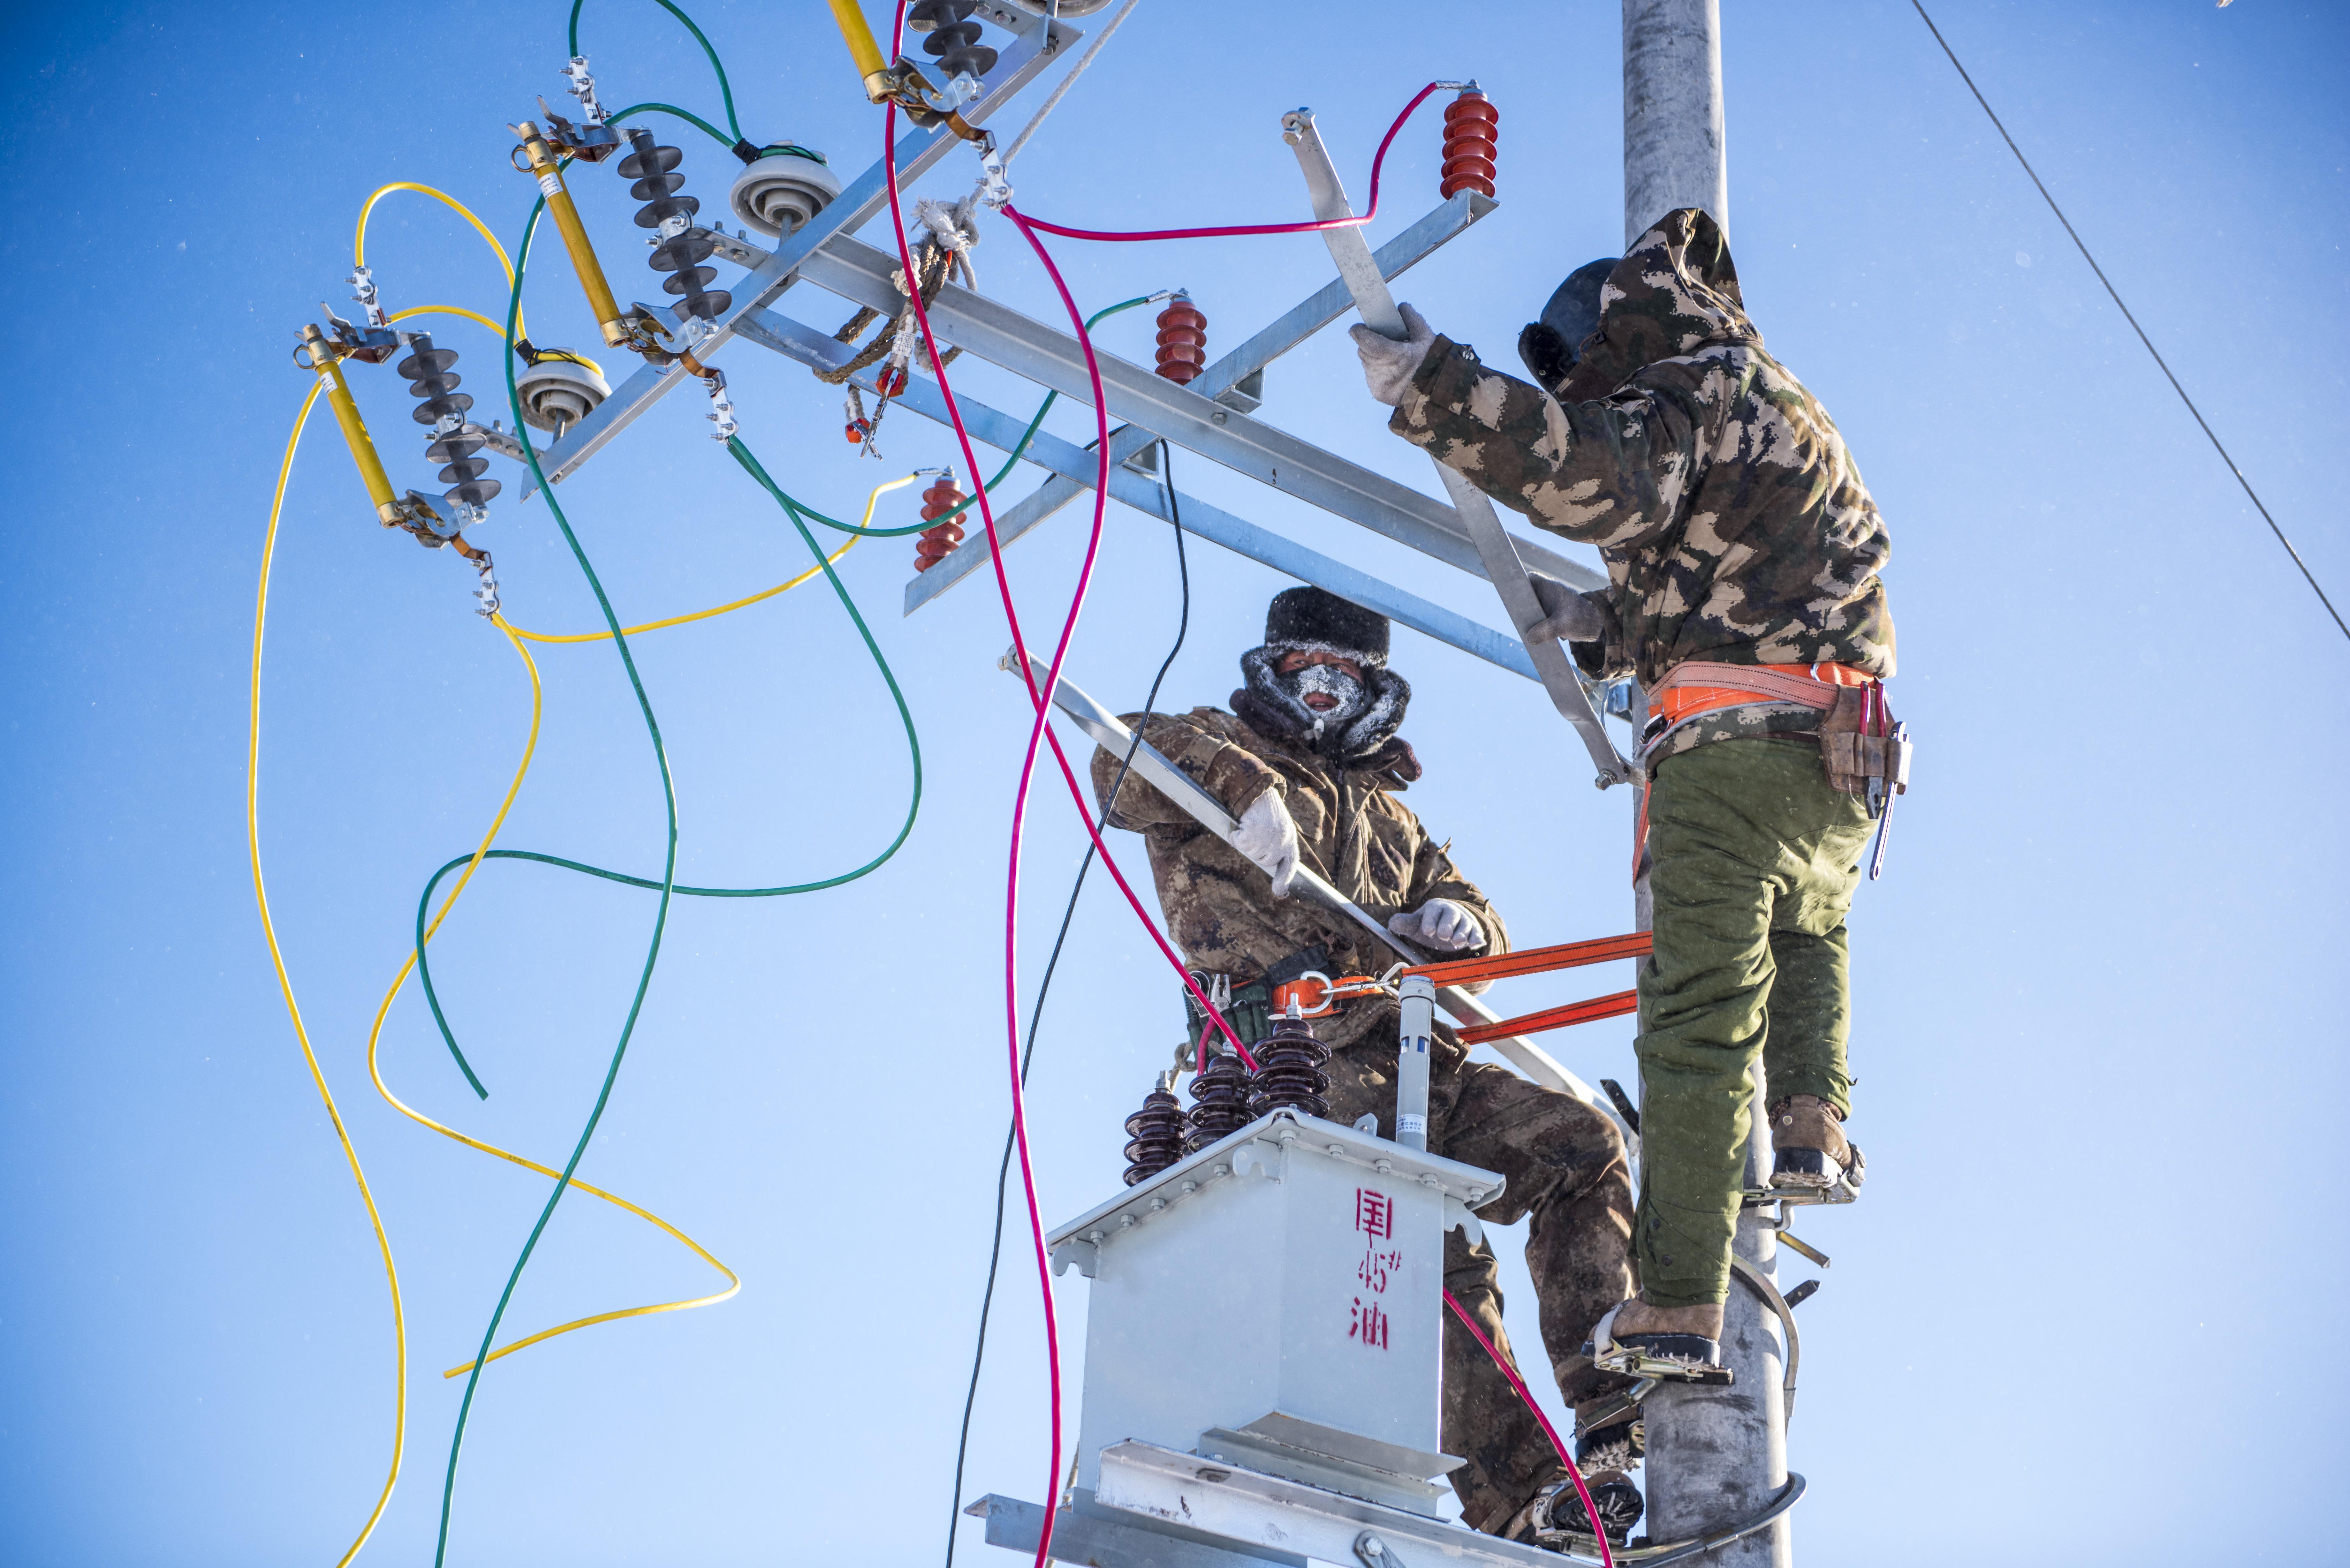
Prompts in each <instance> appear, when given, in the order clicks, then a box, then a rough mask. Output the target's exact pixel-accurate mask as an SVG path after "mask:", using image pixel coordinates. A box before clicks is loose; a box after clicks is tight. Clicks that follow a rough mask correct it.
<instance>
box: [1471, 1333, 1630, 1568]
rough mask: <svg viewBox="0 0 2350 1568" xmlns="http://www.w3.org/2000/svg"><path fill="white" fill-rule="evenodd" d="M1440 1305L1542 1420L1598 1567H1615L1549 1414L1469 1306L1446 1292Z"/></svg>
mask: <svg viewBox="0 0 2350 1568" xmlns="http://www.w3.org/2000/svg"><path fill="white" fill-rule="evenodd" d="M1444 1304H1445V1305H1446V1306H1449V1307H1451V1309H1452V1315H1453V1316H1454V1317H1457V1318H1459V1319H1460V1320H1461V1327H1463V1328H1465V1329H1467V1330H1468V1331H1469V1332H1470V1334H1471V1335H1472V1336H1474V1337H1475V1339H1476V1341H1477V1343H1478V1344H1480V1345H1483V1346H1484V1347H1485V1354H1486V1355H1490V1356H1492V1358H1493V1365H1494V1366H1498V1367H1500V1368H1501V1369H1502V1376H1504V1377H1506V1378H1508V1379H1509V1380H1510V1386H1511V1387H1513V1388H1514V1389H1516V1390H1517V1391H1518V1397H1519V1398H1521V1399H1523V1400H1524V1401H1525V1402H1526V1408H1527V1409H1529V1410H1532V1411H1533V1412H1534V1419H1535V1420H1537V1421H1540V1422H1541V1423H1542V1429H1543V1436H1544V1437H1545V1438H1549V1439H1550V1446H1551V1448H1552V1449H1554V1450H1555V1452H1556V1453H1557V1454H1558V1462H1559V1463H1560V1464H1563V1465H1565V1467H1566V1475H1567V1479H1568V1480H1571V1481H1573V1482H1574V1483H1575V1496H1577V1497H1579V1498H1581V1499H1582V1500H1583V1512H1584V1517H1585V1518H1586V1519H1588V1520H1590V1521H1591V1526H1592V1532H1593V1533H1594V1534H1595V1535H1596V1536H1597V1537H1598V1538H1599V1561H1600V1563H1601V1564H1602V1568H1616V1555H1615V1553H1614V1552H1610V1551H1608V1550H1607V1532H1606V1531H1605V1530H1602V1529H1600V1528H1599V1510H1598V1509H1596V1508H1595V1507H1593V1506H1592V1502H1591V1489H1590V1488H1589V1487H1587V1486H1586V1485H1584V1484H1583V1472H1582V1471H1581V1470H1580V1469H1576V1468H1575V1456H1574V1455H1573V1454H1570V1453H1568V1452H1567V1451H1566V1445H1565V1443H1562V1442H1560V1441H1559V1440H1558V1431H1557V1429H1556V1428H1554V1427H1553V1426H1552V1425H1551V1424H1550V1417H1548V1416H1545V1415H1544V1414H1543V1407H1541V1406H1539V1405H1537V1404H1535V1403H1534V1391H1533V1390H1532V1389H1530V1388H1528V1387H1527V1386H1526V1380H1525V1379H1524V1378H1523V1377H1521V1376H1518V1369H1517V1368H1516V1367H1514V1366H1511V1365H1510V1358H1509V1357H1508V1356H1506V1355H1503V1354H1502V1352H1501V1350H1500V1348H1499V1347H1498V1346H1496V1345H1494V1344H1493V1342H1492V1340H1490V1339H1488V1338H1486V1337H1485V1331H1484V1330H1483V1329H1482V1328H1479V1327H1478V1326H1477V1320H1476V1319H1475V1318H1473V1317H1471V1316H1470V1315H1469V1309H1468V1308H1467V1307H1464V1306H1462V1305H1461V1299H1460V1298H1459V1297H1458V1296H1456V1295H1454V1294H1453V1293H1451V1291H1446V1292H1445V1293H1444Z"/></svg>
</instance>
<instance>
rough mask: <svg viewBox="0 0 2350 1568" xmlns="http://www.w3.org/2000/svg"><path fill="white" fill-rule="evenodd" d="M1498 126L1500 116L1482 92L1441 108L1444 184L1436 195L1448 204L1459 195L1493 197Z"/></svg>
mask: <svg viewBox="0 0 2350 1568" xmlns="http://www.w3.org/2000/svg"><path fill="white" fill-rule="evenodd" d="M1501 124H1502V116H1501V112H1500V111H1499V110H1497V109H1494V107H1493V105H1492V100H1491V99H1488V98H1486V96H1485V95H1484V94H1483V93H1482V92H1476V91H1473V90H1472V91H1466V92H1463V93H1462V94H1461V96H1460V97H1459V98H1456V99H1453V100H1452V101H1451V103H1449V104H1447V105H1445V106H1444V172H1443V181H1444V182H1443V184H1442V185H1440V186H1439V187H1438V191H1439V193H1440V194H1441V195H1442V196H1443V197H1444V198H1445V199H1446V200H1447V201H1450V200H1451V198H1452V197H1453V196H1455V195H1457V194H1459V193H1460V192H1462V191H1474V192H1477V193H1478V194H1479V195H1481V196H1490V195H1492V193H1493V159H1494V154H1495V151H1496V149H1495V143H1496V141H1497V140H1499V138H1500V134H1501Z"/></svg>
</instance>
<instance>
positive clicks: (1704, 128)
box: [1624, 0, 1794, 1568]
mask: <svg viewBox="0 0 2350 1568" xmlns="http://www.w3.org/2000/svg"><path fill="white" fill-rule="evenodd" d="M1676 207H1702V208H1704V209H1705V210H1706V211H1707V212H1708V213H1711V214H1712V216H1713V220H1714V222H1716V223H1720V224H1721V227H1722V231H1723V232H1724V233H1725V234H1727V233H1728V232H1729V229H1730V180H1729V173H1728V158H1727V150H1726V138H1725V135H1724V126H1723V120H1722V108H1721V0H1624V244H1625V245H1626V246H1627V248H1628V247H1629V246H1630V245H1631V244H1632V242H1633V241H1635V240H1637V239H1638V238H1639V237H1640V235H1641V234H1645V233H1646V232H1647V231H1648V226H1649V225H1650V224H1652V223H1655V222H1656V221H1657V220H1658V219H1659V218H1661V217H1663V216H1664V215H1665V214H1666V213H1669V212H1671V211H1672V210H1673V209H1675V208H1676ZM1639 696H1640V694H1639V693H1638V692H1637V691H1636V693H1635V706H1634V713H1635V715H1636V716H1635V719H1634V723H1635V725H1636V726H1637V725H1638V722H1639V716H1641V715H1642V714H1643V712H1644V710H1645V703H1644V702H1642V701H1639V700H1638V699H1639ZM1633 804H1634V808H1635V809H1636V810H1637V809H1638V806H1639V804H1640V802H1639V800H1638V797H1637V796H1636V798H1635V800H1634V803H1633ZM1634 914H1635V917H1636V919H1638V924H1639V927H1640V929H1648V924H1649V900H1648V887H1647V883H1646V878H1645V877H1644V878H1642V881H1641V884H1640V885H1639V887H1638V888H1637V890H1636V895H1635V899H1634ZM1762 1076H1763V1075H1762V1071H1761V1068H1760V1066H1759V1065H1758V1066H1757V1069H1756V1072H1755V1085H1754V1102H1753V1121H1752V1126H1753V1129H1754V1131H1753V1136H1752V1139H1751V1140H1750V1142H1749V1144H1748V1147H1747V1161H1746V1170H1747V1174H1746V1185H1747V1186H1748V1187H1749V1188H1755V1187H1761V1186H1763V1185H1764V1184H1765V1183H1767V1182H1768V1181H1769V1179H1770V1171H1771V1146H1770V1136H1769V1132H1768V1130H1767V1126H1766V1120H1767V1118H1766V1117H1765V1116H1764V1114H1763V1097H1764V1096H1765V1094H1766V1093H1767V1092H1768V1091H1767V1090H1766V1088H1765V1086H1764V1085H1763V1081H1762ZM1736 1251H1737V1252H1738V1254H1739V1255H1740V1256H1741V1257H1743V1258H1745V1259H1746V1260H1748V1261H1749V1262H1752V1264H1753V1265H1754V1266H1755V1267H1756V1268H1758V1269H1760V1270H1762V1271H1763V1273H1765V1274H1766V1275H1769V1276H1771V1277H1772V1279H1773V1282H1775V1281H1776V1278H1777V1266H1776V1258H1777V1252H1778V1237H1777V1234H1776V1232H1774V1231H1772V1230H1771V1229H1770V1228H1769V1227H1768V1226H1766V1225H1764V1224H1763V1222H1762V1220H1761V1219H1760V1217H1759V1215H1758V1214H1757V1213H1756V1212H1755V1211H1752V1210H1750V1211H1748V1212H1747V1213H1746V1214H1745V1215H1743V1216H1742V1218H1741V1219H1740V1220H1739V1225H1738V1239H1737V1242H1736ZM1722 1318H1723V1321H1722V1336H1721V1337H1722V1345H1721V1348H1722V1359H1723V1360H1724V1361H1725V1362H1727V1363H1728V1364H1729V1366H1731V1369H1732V1371H1733V1372H1734V1373H1735V1375H1736V1382H1735V1383H1734V1384H1733V1385H1732V1386H1731V1387H1729V1388H1726V1389H1714V1388H1698V1387H1694V1386H1690V1385H1687V1384H1667V1385H1665V1386H1663V1387H1661V1388H1659V1389H1658V1390H1657V1391H1656V1392H1655V1393H1654V1394H1651V1395H1650V1396H1649V1397H1648V1410H1647V1417H1648V1519H1647V1521H1646V1523H1647V1528H1648V1538H1649V1539H1650V1540H1652V1541H1680V1540H1686V1539H1687V1538H1689V1537H1690V1536H1692V1535H1702V1534H1705V1533H1706V1532H1710V1531H1714V1530H1719V1529H1721V1528H1722V1527H1723V1526H1726V1525H1731V1524H1735V1523H1738V1522H1739V1521H1742V1520H1747V1519H1752V1517H1754V1515H1756V1514H1757V1513H1760V1512H1761V1511H1763V1507H1764V1506H1765V1505H1766V1504H1767V1503H1769V1501H1771V1499H1772V1498H1773V1497H1774V1496H1775V1495H1776V1494H1777V1493H1778V1491H1779V1489H1780V1488H1782V1487H1783V1486H1785V1485H1786V1484H1787V1419H1786V1407H1785V1403H1784V1400H1783V1397H1782V1396H1781V1383H1782V1380H1783V1377H1784V1376H1785V1371H1786V1361H1785V1355H1786V1347H1785V1345H1784V1344H1783V1341H1782V1338H1781V1331H1780V1327H1779V1321H1778V1319H1777V1317H1776V1316H1775V1315H1773V1314H1772V1313H1771V1311H1770V1309H1769V1308H1767V1307H1765V1306H1764V1305H1763V1303H1762V1302H1761V1301H1760V1300H1759V1299H1758V1298H1757V1297H1756V1295H1755V1293H1754V1292H1753V1291H1752V1290H1751V1289H1749V1288H1748V1287H1747V1286H1746V1285H1745V1284H1743V1283H1742V1282H1740V1281H1738V1280H1736V1279H1732V1280H1731V1284H1730V1300H1729V1302H1728V1303H1727V1304H1726V1306H1725V1308H1724V1310H1723V1314H1722ZM1702 1561H1704V1562H1705V1563H1721V1564H1737V1565H1738V1568H1792V1565H1793V1563H1794V1539H1793V1536H1792V1533H1791V1532H1790V1529H1789V1521H1788V1520H1787V1519H1786V1518H1784V1517H1782V1518H1781V1519H1779V1520H1778V1521H1775V1522H1774V1523H1773V1525H1772V1526H1771V1528H1770V1529H1768V1530H1766V1531H1761V1532H1756V1533H1755V1534H1752V1535H1749V1536H1747V1537H1745V1538H1744V1539H1742V1540H1740V1541H1735V1542H1731V1543H1730V1544H1729V1545H1727V1546H1724V1547H1722V1548H1721V1549H1719V1550H1718V1551H1715V1552H1709V1553H1707V1554H1706V1556H1705V1557H1704V1558H1703V1559H1702Z"/></svg>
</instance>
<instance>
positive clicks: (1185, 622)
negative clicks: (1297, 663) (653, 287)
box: [947, 441, 1191, 1568]
mask: <svg viewBox="0 0 2350 1568" xmlns="http://www.w3.org/2000/svg"><path fill="white" fill-rule="evenodd" d="M1159 483H1161V484H1162V485H1163V486H1164V487H1165V489H1166V491H1167V513H1168V516H1169V519H1170V521H1171V522H1172V523H1173V524H1175V575H1176V577H1177V579H1178V580H1179V581H1180V582H1181V584H1182V586H1183V607H1182V613H1181V614H1180V616H1179V617H1178V618H1177V619H1176V622H1175V646H1174V647H1172V648H1170V649H1168V650H1167V657H1166V658H1165V659H1161V660H1160V661H1159V673H1158V674H1156V675H1154V676H1152V677H1151V678H1150V693H1149V696H1147V697H1145V698H1143V700H1142V722H1141V723H1140V724H1138V725H1136V726H1135V730H1134V743H1133V744H1132V745H1130V746H1128V747H1127V748H1126V755H1125V757H1124V758H1122V759H1121V760H1120V761H1119V763H1118V776H1117V777H1116V778H1114V779H1112V780H1111V781H1110V785H1109V798H1110V805H1117V804H1118V791H1119V790H1121V789H1123V788H1125V787H1126V772H1127V770H1128V768H1130V767H1132V766H1133V765H1134V753H1136V752H1138V751H1139V750H1141V749H1142V732H1143V731H1144V729H1146V728H1148V727H1149V723H1150V711H1151V710H1152V709H1154V708H1156V707H1157V706H1158V705H1159V682H1161V681H1163V680H1166V679H1167V671H1168V670H1170V669H1171V668H1173V666H1174V663H1175V656H1176V655H1177V654H1179V653H1180V652H1182V651H1183V639H1184V638H1185V637H1186V636H1187V635H1189V634H1190V632H1191V566H1190V564H1189V563H1188V562H1186V561H1185V559H1184V556H1183V508H1182V504H1181V503H1180V502H1178V501H1177V500H1176V499H1175V465H1174V463H1173V462H1172V461H1171V460H1170V453H1169V449H1168V446H1167V443H1166V441H1160V442H1159ZM1107 826H1109V806H1104V807H1103V808H1102V814H1101V815H1100V816H1099V817H1098V818H1097V819H1096V821H1095V824H1094V829H1095V831H1096V832H1099V831H1100V830H1101V829H1103V828H1105V827H1107ZM1093 866H1094V846H1093V843H1092V838H1091V836H1090V835H1088V836H1087V843H1086V857H1085V858H1084V859H1083V860H1081V861H1079V862H1078V863H1077V879H1076V882H1074V883H1072V884H1071V885H1070V888H1069V904H1068V908H1066V909H1063V910H1062V911H1061V929H1060V934H1059V935H1057V936H1055V938H1054V939H1053V956H1052V957H1051V958H1049V959H1047V960H1045V978H1044V979H1043V980H1042V981H1039V982H1038V983H1037V986H1036V1006H1035V1011H1034V1012H1030V1013H1029V1015H1028V1043H1027V1044H1025V1045H1024V1046H1022V1047H1021V1051H1020V1082H1021V1085H1022V1086H1023V1087H1025V1086H1026V1085H1027V1083H1028V1064H1030V1063H1031V1062H1033V1061H1035V1059H1036V1026H1037V1024H1039V1023H1042V1022H1043V1021H1044V1017H1045V997H1046V996H1047V995H1049V994H1051V992H1052V990H1053V971H1054V970H1055V969H1056V968H1057V967H1059V965H1060V962H1061V944H1062V943H1063V942H1065V941H1066V940H1068V937H1069V922H1070V920H1071V919H1073V918H1075V916H1076V912H1077V895H1079V894H1080V893H1083V892H1084V891H1085V890H1086V873H1087V872H1088V871H1090V870H1092V869H1093ZM1012 1138H1013V1129H1012V1128H1010V1127H1006V1128H1005V1129H1004V1131H1003V1159H1002V1160H1001V1161H1000V1162H999V1163H998V1164H997V1166H996V1168H995V1240H994V1241H993V1242H991V1243H989V1245H988V1249H987V1289H986V1290H985V1291H984V1292H983V1293H981V1295H980V1298H979V1343H978V1345H976V1346H974V1347H973V1348H972V1353H971V1386H970V1387H969V1388H968V1389H966V1390H965V1391H964V1393H963V1397H962V1435H961V1436H960V1437H958V1438H956V1439H955V1470H954V1496H953V1500H952V1502H951V1506H950V1507H949V1509H948V1511H947V1568H954V1549H955V1521H958V1520H959V1519H961V1518H962V1467H963V1459H964V1458H965V1456H966V1455H968V1454H969V1452H970V1451H971V1413H972V1407H974V1406H975V1405H976V1404H977V1403H978V1400H979V1374H980V1368H981V1367H983V1366H985V1365H986V1362H987V1314H988V1312H989V1309H990V1308H992V1307H993V1306H994V1304H995V1272H996V1269H997V1266H998V1265H999V1264H1001V1263H1002V1262H1003V1202H1004V1194H1005V1191H1006V1189H1007V1184H1008V1182H1009V1181H1010V1179H1011V1173H1012ZM1052 1506H1053V1500H1052V1499H1051V1498H1049V1497H1048V1498H1046V1499H1045V1507H1046V1508H1051V1507H1052Z"/></svg>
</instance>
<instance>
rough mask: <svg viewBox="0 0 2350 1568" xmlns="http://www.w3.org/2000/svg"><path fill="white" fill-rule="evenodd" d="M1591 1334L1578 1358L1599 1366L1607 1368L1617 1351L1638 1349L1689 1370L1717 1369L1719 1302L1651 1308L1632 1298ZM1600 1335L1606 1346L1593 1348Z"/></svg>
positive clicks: (1719, 1360)
mask: <svg viewBox="0 0 2350 1568" xmlns="http://www.w3.org/2000/svg"><path fill="white" fill-rule="evenodd" d="M1591 1334H1592V1337H1591V1342H1590V1343H1589V1344H1587V1345H1585V1346H1584V1347H1583V1353H1584V1354H1585V1355H1588V1356H1590V1357H1591V1358H1592V1359H1593V1360H1595V1361H1596V1362H1597V1363H1598V1364H1599V1365H1600V1366H1603V1367H1606V1366H1610V1365H1611V1361H1610V1356H1611V1355H1613V1353H1615V1352H1617V1351H1620V1350H1638V1351H1640V1352H1642V1353H1643V1354H1645V1355H1649V1356H1652V1357H1656V1358H1659V1359H1661V1360H1666V1361H1678V1362H1681V1363H1684V1364H1686V1365H1687V1366H1690V1367H1693V1368H1694V1367H1700V1366H1721V1303H1720V1302H1707V1303H1703V1304H1701V1305H1698V1306H1674V1307H1669V1306H1651V1305H1649V1304H1648V1302H1647V1301H1646V1300H1645V1299H1643V1298H1641V1297H1639V1296H1634V1297H1633V1298H1632V1299H1631V1300H1630V1301H1627V1302H1626V1303H1623V1304H1622V1305H1620V1306H1617V1307H1616V1308H1614V1309H1613V1310H1611V1311H1610V1312H1609V1313H1608V1314H1607V1316H1605V1317H1603V1318H1601V1319H1600V1320H1599V1322H1598V1324H1597V1325H1596V1326H1595V1327H1594V1328H1593V1329H1592V1331H1591ZM1602 1335H1605V1336H1606V1338H1607V1341H1608V1343H1607V1344H1606V1345H1601V1344H1600V1343H1599V1340H1600V1338H1601V1336H1602Z"/></svg>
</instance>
